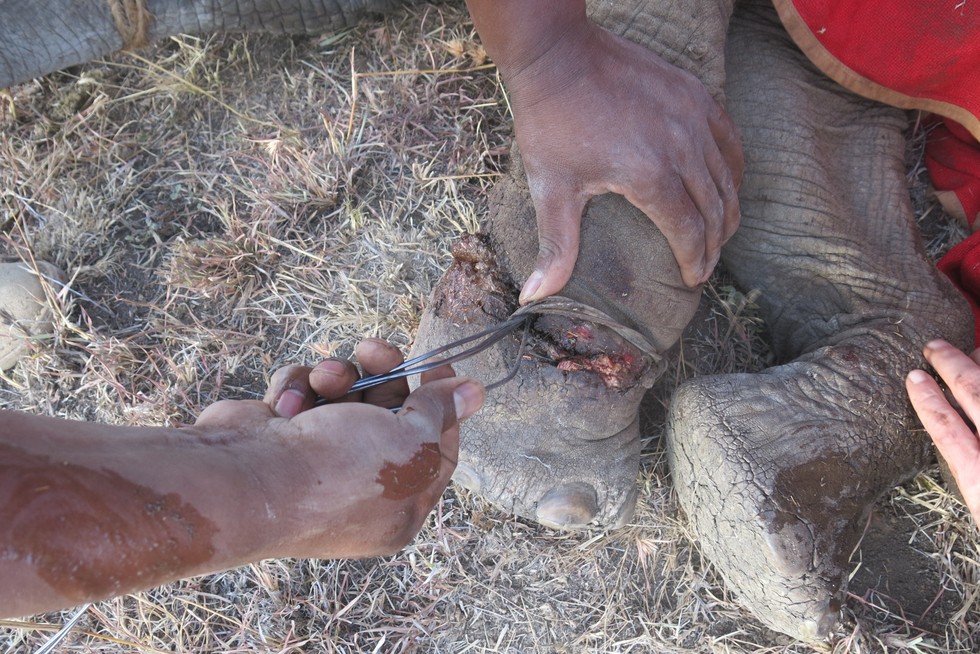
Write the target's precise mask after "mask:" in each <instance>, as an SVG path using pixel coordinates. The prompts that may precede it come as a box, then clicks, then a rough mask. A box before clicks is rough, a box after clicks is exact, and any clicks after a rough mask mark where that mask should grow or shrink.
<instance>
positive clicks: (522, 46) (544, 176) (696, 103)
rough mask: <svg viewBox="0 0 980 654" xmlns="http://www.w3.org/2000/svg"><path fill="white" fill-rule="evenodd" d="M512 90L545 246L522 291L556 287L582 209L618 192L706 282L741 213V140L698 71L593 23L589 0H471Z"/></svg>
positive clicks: (563, 278) (571, 261) (542, 293)
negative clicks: (688, 70) (693, 72)
mask: <svg viewBox="0 0 980 654" xmlns="http://www.w3.org/2000/svg"><path fill="white" fill-rule="evenodd" d="M467 6H468V7H469V10H470V14H471V16H472V17H473V22H474V25H475V26H476V29H477V31H478V32H479V34H480V38H481V39H482V41H483V43H484V46H485V47H486V49H487V52H488V53H489V55H490V56H491V57H492V58H493V60H494V63H495V64H496V65H497V68H498V69H499V71H500V74H501V77H502V78H503V81H504V84H505V85H506V87H507V90H508V92H509V95H510V102H511V106H512V108H513V112H514V129H515V132H516V136H517V143H518V146H519V147H520V150H521V156H522V159H523V161H524V166H525V170H526V172H527V177H528V183H529V185H530V189H531V198H532V201H533V203H534V208H535V213H536V216H537V223H538V239H539V247H540V252H539V255H538V261H537V264H536V267H535V271H534V272H532V273H531V275H530V277H528V279H527V281H526V282H525V284H524V288H523V291H522V293H521V301H522V302H529V301H532V300H535V299H539V298H541V297H546V296H548V295H552V294H554V293H557V292H558V291H560V290H561V288H562V287H563V286H564V285H565V283H566V282H567V281H568V279H569V277H570V276H571V274H572V269H573V268H574V265H575V260H576V258H577V255H578V244H579V226H580V223H581V218H582V211H583V209H584V207H585V204H586V202H587V201H588V199H589V198H590V197H592V196H595V195H599V194H602V193H607V192H614V193H619V194H621V195H623V196H625V197H626V198H627V199H628V200H629V201H630V202H632V203H633V204H634V205H636V206H637V207H638V208H639V209H641V210H643V212H644V213H645V214H646V215H647V216H648V217H649V218H650V220H652V221H653V222H654V223H655V224H656V225H657V227H658V228H659V229H660V230H661V231H662V232H663V234H664V236H665V237H666V238H667V241H668V242H669V243H670V247H671V250H672V251H673V253H674V257H675V258H676V259H677V262H678V264H679V266H680V269H681V275H682V277H683V279H684V281H685V282H686V283H687V284H688V285H689V286H695V285H697V284H699V283H701V282H704V281H705V280H706V279H707V278H708V276H709V275H710V274H711V271H712V270H713V269H714V266H715V264H716V263H717V262H718V258H719V253H720V250H721V246H722V245H723V244H724V243H725V242H726V241H727V240H728V239H729V238H730V237H731V236H732V234H733V233H734V232H735V229H736V227H737V226H738V223H739V209H738V186H739V184H740V183H741V179H742V168H743V160H742V149H741V143H740V141H739V138H738V136H737V133H736V130H735V127H734V125H733V123H732V121H731V120H730V119H729V118H728V115H727V114H726V113H725V112H724V110H723V109H722V108H721V106H720V105H719V104H718V103H717V102H716V101H715V100H714V99H713V98H712V97H711V95H710V94H709V93H708V91H707V89H705V87H704V85H703V84H702V83H701V82H700V81H699V80H698V79H697V78H695V77H694V76H693V75H690V74H688V73H686V72H684V71H682V70H680V69H679V68H677V67H675V66H673V65H671V64H669V63H667V62H666V61H664V60H663V59H662V58H660V57H659V56H657V55H656V54H654V53H653V52H651V51H649V50H647V49H646V48H643V47H641V46H639V45H636V44H634V43H632V42H630V41H628V40H626V39H623V38H621V37H619V36H616V35H614V34H611V33H610V32H607V31H606V30H604V29H602V28H601V27H599V26H597V25H595V24H594V23H593V22H591V21H590V20H589V19H588V17H587V16H586V11H585V0H565V1H562V2H555V1H554V0H467Z"/></svg>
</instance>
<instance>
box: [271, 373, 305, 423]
mask: <svg viewBox="0 0 980 654" xmlns="http://www.w3.org/2000/svg"><path fill="white" fill-rule="evenodd" d="M315 400H316V393H315V392H314V391H313V389H312V388H310V368H309V367H308V366H296V365H290V366H284V367H282V368H279V369H278V370H276V371H275V372H274V373H273V375H272V379H271V380H269V387H268V388H267V389H266V391H265V396H264V397H263V398H262V401H263V402H265V403H266V404H268V405H269V406H270V407H272V410H273V411H275V412H276V413H277V414H278V415H280V416H282V417H283V418H292V417H293V416H295V415H296V414H297V413H299V412H300V411H303V410H304V409H308V408H309V407H311V406H313V402H314V401H315Z"/></svg>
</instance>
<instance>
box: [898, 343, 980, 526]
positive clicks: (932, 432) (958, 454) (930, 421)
mask: <svg viewBox="0 0 980 654" xmlns="http://www.w3.org/2000/svg"><path fill="white" fill-rule="evenodd" d="M964 356H965V355H964ZM905 387H906V390H907V391H908V395H909V399H910V400H911V402H912V408H913V409H915V412H916V414H917V415H918V416H919V420H920V421H921V422H922V426H923V427H924V428H925V430H926V431H927V432H928V433H929V436H930V437H931V438H932V440H933V443H935V445H936V449H937V450H939V453H940V454H941V455H942V457H943V459H945V460H946V463H947V464H949V470H950V472H951V473H952V474H953V479H955V480H956V485H957V486H958V487H959V489H960V491H961V492H962V494H963V499H964V500H966V504H967V506H968V507H969V508H970V511H971V513H972V514H973V515H974V517H975V518H977V517H980V440H978V438H977V435H976V433H974V432H973V430H972V429H970V428H969V427H968V426H967V425H966V423H965V422H964V421H963V419H962V418H961V417H960V415H959V413H957V411H956V409H954V408H953V407H952V406H951V405H950V404H949V402H948V401H947V400H946V397H945V395H944V394H943V392H942V390H940V388H939V385H938V384H937V383H936V381H935V380H934V379H932V377H930V376H929V375H928V374H926V373H925V372H923V371H922V370H913V371H912V372H910V373H909V374H908V377H907V378H906V381H905Z"/></svg>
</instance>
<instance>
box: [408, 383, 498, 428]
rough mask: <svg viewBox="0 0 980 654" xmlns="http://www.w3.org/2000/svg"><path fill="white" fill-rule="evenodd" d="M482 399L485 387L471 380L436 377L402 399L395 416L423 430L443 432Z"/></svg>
mask: <svg viewBox="0 0 980 654" xmlns="http://www.w3.org/2000/svg"><path fill="white" fill-rule="evenodd" d="M485 398H486V389H485V388H484V387H483V384H481V383H480V382H478V381H476V380H475V379H469V378H467V377H449V378H446V379H438V380H436V381H432V382H428V383H426V384H422V385H421V386H419V387H418V388H417V389H415V390H414V391H413V392H412V393H411V394H410V395H409V396H408V397H407V398H405V401H404V402H403V403H402V408H401V411H399V412H398V418H399V419H400V420H404V421H408V422H410V423H413V424H414V426H416V427H418V428H421V429H422V430H424V431H429V432H431V431H435V430H438V431H439V433H444V432H447V431H449V430H451V429H453V428H455V427H456V426H457V425H458V423H459V422H461V421H463V420H465V419H466V418H469V417H470V416H471V415H473V414H474V413H476V412H477V411H478V410H479V409H480V407H481V406H483V401H484V399H485Z"/></svg>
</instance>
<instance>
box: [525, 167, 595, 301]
mask: <svg viewBox="0 0 980 654" xmlns="http://www.w3.org/2000/svg"><path fill="white" fill-rule="evenodd" d="M528 183H529V184H530V186H531V201H532V203H533V204H534V214H535V219H536V221H537V225H538V258H537V261H536V262H535V264H534V272H532V273H531V275H530V276H529V277H528V278H527V281H526V282H524V287H523V288H522V289H521V296H520V303H521V304H527V303H528V302H533V301H535V300H539V299H541V298H545V297H548V296H549V295H554V294H555V293H557V292H559V291H560V290H561V289H562V288H563V287H564V286H565V284H567V283H568V280H569V279H570V278H571V276H572V271H573V270H574V269H575V261H576V260H577V259H578V248H579V236H580V231H581V228H582V212H583V211H584V210H585V202H586V200H587V198H586V197H585V195H584V194H583V193H581V192H580V191H577V190H575V189H572V188H556V187H554V186H552V185H550V184H545V183H541V182H538V181H536V180H535V179H533V178H532V176H531V174H530V173H528Z"/></svg>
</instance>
